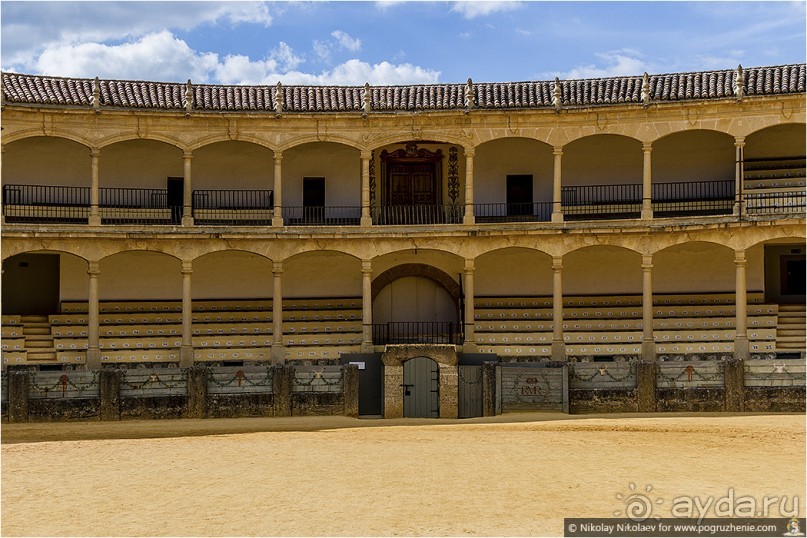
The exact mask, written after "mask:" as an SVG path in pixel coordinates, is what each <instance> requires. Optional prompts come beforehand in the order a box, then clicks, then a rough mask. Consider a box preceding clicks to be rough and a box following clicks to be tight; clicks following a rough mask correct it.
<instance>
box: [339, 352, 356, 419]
mask: <svg viewBox="0 0 807 538" xmlns="http://www.w3.org/2000/svg"><path fill="white" fill-rule="evenodd" d="M342 397H343V399H344V410H343V411H342V412H343V413H344V415H345V416H346V417H358V416H359V367H358V366H356V365H355V364H345V365H344V366H342Z"/></svg>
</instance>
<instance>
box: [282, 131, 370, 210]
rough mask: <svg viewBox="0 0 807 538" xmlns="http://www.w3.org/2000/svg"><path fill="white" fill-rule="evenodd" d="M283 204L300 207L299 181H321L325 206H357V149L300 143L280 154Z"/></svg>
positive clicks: (358, 196)
mask: <svg viewBox="0 0 807 538" xmlns="http://www.w3.org/2000/svg"><path fill="white" fill-rule="evenodd" d="M282 176H283V205H284V206H287V207H293V206H302V205H303V178H304V177H324V178H325V205H326V206H331V207H333V206H354V207H358V206H359V205H361V158H360V153H359V150H357V149H355V148H351V147H349V146H345V145H343V144H337V143H333V142H312V143H309V144H302V145H300V146H296V147H293V148H290V149H287V150H286V151H284V152H283V161H282Z"/></svg>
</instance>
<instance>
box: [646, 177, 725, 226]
mask: <svg viewBox="0 0 807 538" xmlns="http://www.w3.org/2000/svg"><path fill="white" fill-rule="evenodd" d="M734 190H735V182H734V180H733V179H729V180H723V181H686V182H680V183H654V184H653V189H652V200H653V215H655V216H657V217H678V216H693V215H726V214H731V212H732V211H733V209H734V196H735V193H734Z"/></svg>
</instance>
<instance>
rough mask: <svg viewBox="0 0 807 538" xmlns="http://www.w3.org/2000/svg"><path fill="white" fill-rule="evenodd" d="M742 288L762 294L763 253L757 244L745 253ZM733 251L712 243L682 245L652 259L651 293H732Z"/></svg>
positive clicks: (733, 275)
mask: <svg viewBox="0 0 807 538" xmlns="http://www.w3.org/2000/svg"><path fill="white" fill-rule="evenodd" d="M745 257H746V288H747V289H748V291H762V290H763V289H764V285H765V267H764V254H763V250H762V248H761V247H760V246H759V245H758V246H755V247H752V248H749V249H748V250H747V251H746V253H745ZM735 279H736V272H735V265H734V251H733V250H731V249H728V248H725V247H721V246H720V245H715V244H713V243H702V242H693V243H684V244H682V245H677V246H674V247H670V248H667V249H664V250H662V251H660V252H658V253H656V254H655V255H654V256H653V292H654V293H657V294H658V293H688V292H690V293H711V292H728V293H733V292H734V291H735V282H736V280H735Z"/></svg>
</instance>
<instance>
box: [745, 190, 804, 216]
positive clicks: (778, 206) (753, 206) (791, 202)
mask: <svg viewBox="0 0 807 538" xmlns="http://www.w3.org/2000/svg"><path fill="white" fill-rule="evenodd" d="M805 198H807V196H805V191H804V190H798V191H787V192H766V193H746V195H745V211H746V213H747V214H748V215H793V214H795V215H798V214H801V215H804V212H805Z"/></svg>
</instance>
